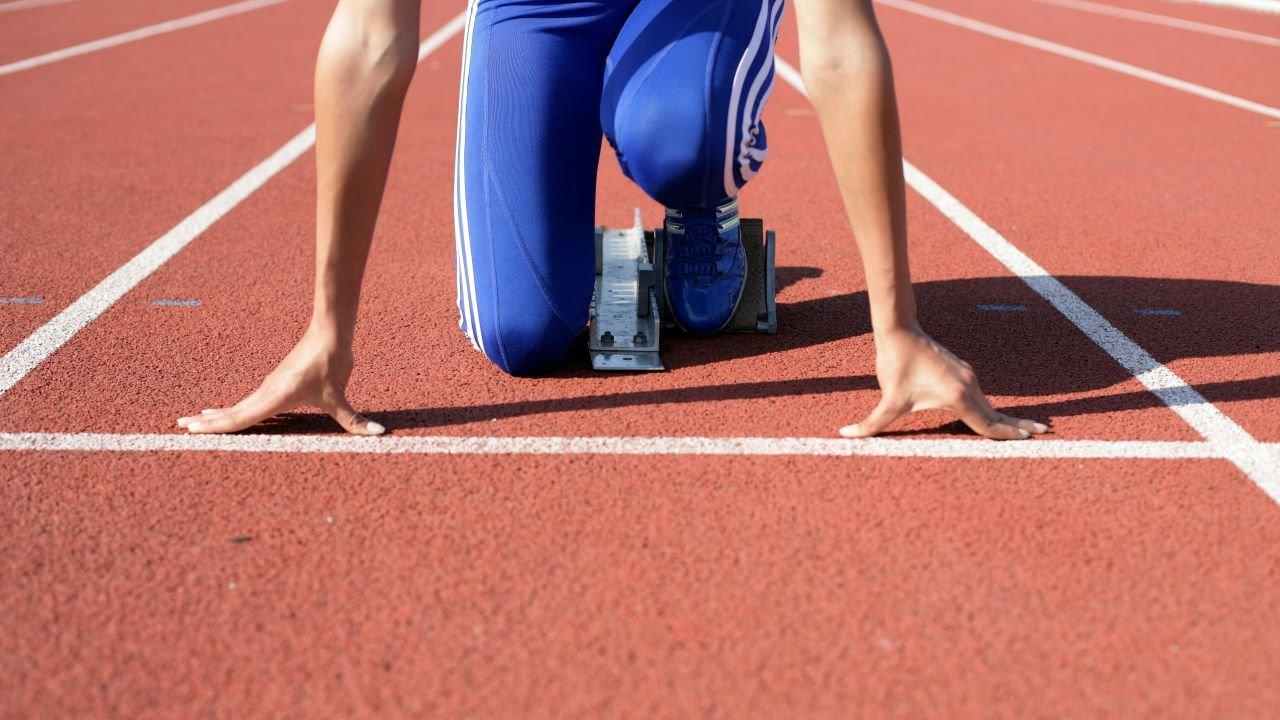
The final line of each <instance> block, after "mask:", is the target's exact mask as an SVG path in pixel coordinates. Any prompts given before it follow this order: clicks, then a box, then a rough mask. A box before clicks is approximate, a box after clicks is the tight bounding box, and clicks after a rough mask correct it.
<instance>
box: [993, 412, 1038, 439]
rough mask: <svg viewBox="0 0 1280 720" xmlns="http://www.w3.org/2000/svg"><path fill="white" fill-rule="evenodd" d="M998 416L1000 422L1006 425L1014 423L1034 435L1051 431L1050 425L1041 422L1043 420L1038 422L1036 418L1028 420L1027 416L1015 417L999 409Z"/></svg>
mask: <svg viewBox="0 0 1280 720" xmlns="http://www.w3.org/2000/svg"><path fill="white" fill-rule="evenodd" d="M996 417H997V418H999V419H1000V422H1002V423H1004V424H1006V425H1013V426H1014V427H1017V428H1021V429H1023V430H1026V431H1027V432H1029V433H1031V434H1032V435H1043V434H1044V433H1046V432H1048V431H1049V426H1048V425H1045V424H1044V423H1041V422H1036V421H1035V420H1028V419H1026V418H1016V417H1013V416H1012V415H1005V414H1004V413H1002V412H999V411H997V412H996Z"/></svg>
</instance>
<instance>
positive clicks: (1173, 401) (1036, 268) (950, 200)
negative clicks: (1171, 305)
mask: <svg viewBox="0 0 1280 720" xmlns="http://www.w3.org/2000/svg"><path fill="white" fill-rule="evenodd" d="M776 66H777V68H778V69H779V73H780V74H781V75H782V78H783V79H784V80H786V81H787V83H788V84H790V85H791V86H792V87H794V88H795V89H796V90H797V91H799V92H800V93H801V94H802V95H807V93H805V89H804V81H803V79H802V78H801V77H800V73H799V72H797V71H796V69H795V68H794V67H791V66H790V65H789V64H787V63H786V62H785V61H784V60H782V59H781V58H778V59H777V60H776ZM902 167H903V171H904V173H905V175H906V181H907V185H909V186H910V187H911V189H913V190H915V191H916V192H917V193H919V194H920V195H921V196H922V197H923V198H924V199H925V200H927V201H929V204H931V205H933V206H934V207H935V208H937V209H938V211H939V212H941V213H942V214H943V215H945V216H946V217H947V219H948V220H950V221H951V222H953V223H955V225H956V226H957V227H959V228H960V229H961V230H963V231H964V232H965V234H966V235H968V236H969V237H970V238H972V239H973V241H974V242H976V243H978V245H979V246H981V247H982V249H984V250H986V251H987V252H988V253H990V254H991V255H992V256H993V257H995V259H997V260H999V261H1000V263H1001V264H1002V265H1004V266H1005V267H1006V268H1008V269H1009V271H1010V272H1012V273H1013V274H1014V275H1017V276H1018V277H1019V278H1020V279H1021V280H1022V281H1023V282H1025V283H1026V284H1027V285H1028V286H1029V287H1030V288H1031V289H1032V290H1034V291H1035V292H1036V294H1038V295H1039V296H1040V297H1042V298H1044V299H1045V300H1046V301H1048V302H1049V304H1050V305H1053V307H1054V308H1055V309H1057V311H1058V312H1060V313H1062V314H1063V315H1065V316H1066V317H1067V319H1068V320H1070V321H1071V322H1072V324H1074V325H1075V326H1076V327H1077V328H1079V329H1080V331H1081V332H1083V333H1084V334H1085V335H1086V336H1088V337H1089V339H1090V340H1092V341H1093V342H1094V343H1095V344H1097V345H1098V347H1100V348H1102V350H1103V351H1104V352H1105V353H1107V354H1108V355H1110V356H1111V357H1112V358H1113V359H1114V360H1115V361H1116V362H1118V363H1120V365H1121V366H1123V367H1124V368H1125V369H1126V370H1128V371H1129V372H1130V373H1132V374H1133V376H1134V377H1136V378H1137V379H1138V381H1139V382H1141V383H1142V384H1143V386H1145V387H1146V388H1147V389H1148V390H1150V391H1151V392H1152V393H1154V394H1155V396H1156V397H1158V398H1160V400H1161V401H1162V402H1164V404H1165V405H1167V406H1169V408H1170V409H1171V410H1173V411H1174V412H1175V413H1177V414H1178V416H1179V417H1181V418H1182V419H1183V421H1184V422H1186V423H1187V424H1188V425H1190V426H1191V427H1192V428H1193V429H1195V431H1196V432H1198V433H1200V435H1201V436H1203V437H1204V438H1205V439H1206V440H1208V441H1209V442H1210V443H1211V444H1213V446H1214V447H1215V448H1216V449H1218V450H1220V451H1221V452H1222V456H1223V457H1225V458H1227V459H1228V460H1230V461H1231V462H1233V463H1235V465H1236V466H1237V467H1239V468H1240V470H1241V471H1242V472H1244V474H1245V475H1247V476H1248V477H1249V479H1251V480H1253V482H1254V484H1256V485H1257V486H1258V487H1259V488H1260V489H1261V490H1262V491H1263V492H1264V493H1266V494H1267V496H1269V497H1270V498H1271V499H1272V500H1274V501H1275V502H1277V503H1280V466H1277V464H1276V463H1275V462H1274V461H1273V458H1272V457H1271V456H1270V454H1269V453H1268V452H1267V451H1266V450H1265V449H1264V448H1263V446H1262V445H1261V443H1259V442H1258V441H1257V440H1255V439H1254V438H1253V436H1252V435H1250V434H1249V433H1248V432H1247V431H1246V430H1245V429H1244V428H1242V427H1241V426H1240V425H1238V424H1237V423H1236V422H1235V421H1234V420H1232V419H1231V418H1229V417H1227V416H1226V415H1225V414H1223V412H1222V411H1221V410H1219V409H1218V408H1217V407H1216V406H1215V405H1213V404H1212V403H1210V402H1209V401H1208V400H1206V399H1205V398H1204V396H1203V395H1201V394H1200V393H1199V392H1197V391H1196V390H1195V389H1194V388H1192V387H1191V386H1190V385H1188V384H1187V382H1186V381H1185V380H1183V379H1182V378H1181V377H1179V376H1178V375H1177V374H1176V373H1174V372H1173V371H1172V370H1170V369H1169V368H1167V367H1165V366H1164V365H1163V364H1162V363H1161V362H1160V361H1158V360H1156V359H1155V358H1154V357H1152V356H1151V354H1150V353H1148V352H1147V351H1146V350H1143V349H1142V348H1141V347H1139V346H1138V344H1137V343H1135V342H1134V341H1133V340H1131V339H1130V338H1129V336H1127V335H1125V334H1124V333H1123V332H1121V331H1120V330H1119V329H1118V328H1117V327H1116V326H1114V325H1112V324H1111V323H1110V322H1108V321H1107V319H1106V318H1104V317H1102V315H1101V314H1100V313H1098V311H1097V310H1094V309H1093V308H1092V307H1091V306H1090V305H1089V304H1088V303H1086V302H1085V301H1084V300H1083V299H1081V297H1080V296H1079V295H1077V294H1075V293H1074V292H1072V291H1071V290H1070V289H1069V288H1068V287H1067V286H1066V285H1063V284H1062V282H1061V281H1059V280H1058V279H1057V278H1055V277H1054V276H1052V275H1050V274H1049V271H1047V270H1045V269H1044V268H1043V267H1041V266H1040V265H1039V264H1038V263H1037V262H1036V261H1034V260H1032V259H1031V258H1030V257H1028V256H1027V255H1026V254H1025V253H1023V252H1022V251H1021V250H1019V249H1018V248H1017V247H1015V246H1014V245H1013V243H1011V242H1009V241H1008V240H1006V239H1005V238H1004V236H1003V235H1001V234H1000V233H999V232H997V231H996V230H995V229H994V228H992V227H991V226H990V225H988V224H987V223H986V222H984V221H983V220H982V218H980V217H978V216H977V215H976V214H975V213H974V212H973V211H972V210H970V209H969V208H968V207H966V206H965V205H964V203H962V202H960V201H959V200H958V199H956V197H955V196H954V195H952V194H951V193H949V192H947V191H946V190H944V189H943V188H942V186H941V185H939V184H938V183H936V182H934V181H933V179H931V178H930V177H929V176H928V175H925V174H924V173H923V172H921V171H920V170H919V168H917V167H916V166H915V165H912V164H911V163H910V162H908V161H907V160H906V158H903V160H902Z"/></svg>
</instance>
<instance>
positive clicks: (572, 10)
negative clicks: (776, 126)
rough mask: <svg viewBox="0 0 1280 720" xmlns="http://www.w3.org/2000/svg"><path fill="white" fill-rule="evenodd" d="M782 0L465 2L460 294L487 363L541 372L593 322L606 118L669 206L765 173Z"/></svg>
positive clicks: (639, 179)
mask: <svg viewBox="0 0 1280 720" xmlns="http://www.w3.org/2000/svg"><path fill="white" fill-rule="evenodd" d="M783 2H784V0H471V4H470V7H469V9H468V16H467V26H466V37H465V41H464V45H463V59H462V60H463V62H462V86H461V93H460V95H461V97H460V100H459V111H458V141H457V155H456V161H455V168H454V230H455V237H456V260H457V282H458V309H459V312H460V314H461V322H460V325H461V327H462V330H463V332H465V333H466V334H467V337H469V338H470V339H471V342H472V345H474V346H475V347H476V348H477V349H479V350H481V351H483V352H484V353H485V355H487V356H488V357H489V359H490V360H492V361H493V362H494V363H495V364H496V365H498V367H500V368H502V369H503V370H504V371H506V372H508V373H511V374H514V375H530V374H535V373H537V372H540V371H542V370H545V369H547V368H548V367H550V366H552V365H554V364H556V363H558V362H559V361H560V360H561V359H562V358H563V357H564V354H565V351H566V350H567V349H568V347H569V344H570V343H571V342H572V341H573V339H574V338H575V337H576V336H577V335H578V334H579V333H580V332H582V329H583V328H584V327H585V326H586V323H587V314H588V309H589V306H590V303H591V294H592V291H593V286H594V280H595V274H594V266H595V259H594V253H595V249H594V240H593V237H594V228H595V220H594V212H595V190H596V187H595V185H596V169H597V165H598V163H599V149H600V136H601V134H602V133H603V134H604V136H605V137H607V138H608V139H609V144H610V145H611V146H612V147H613V149H614V151H615V152H616V153H617V156H618V161H619V164H620V165H621V167H622V170H623V172H624V173H626V175H627V177H629V178H631V180H633V181H634V182H635V183H636V184H637V185H639V186H640V188H641V189H643V190H644V191H645V192H646V193H647V194H648V195H649V196H650V197H652V198H653V199H655V200H657V201H658V202H660V203H662V204H663V205H665V206H667V207H674V208H709V207H713V206H715V205H717V204H719V203H722V202H724V201H725V200H727V199H729V198H732V197H735V196H736V195H737V193H738V191H739V190H740V189H741V188H742V186H743V185H745V184H746V183H747V182H748V181H749V180H751V178H752V177H753V176H754V175H755V174H756V172H758V171H759V169H760V165H761V164H762V163H763V162H764V157H765V152H766V149H767V143H766V139H765V132H764V125H763V124H762V123H761V121H760V116H761V113H762V111H763V108H764V104H765V101H766V100H767V98H768V96H769V92H770V90H771V88H772V86H773V49H774V42H775V40H776V37H777V31H778V24H779V21H780V19H781V15H782V8H783Z"/></svg>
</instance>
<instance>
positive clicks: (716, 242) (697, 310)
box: [663, 200, 747, 335]
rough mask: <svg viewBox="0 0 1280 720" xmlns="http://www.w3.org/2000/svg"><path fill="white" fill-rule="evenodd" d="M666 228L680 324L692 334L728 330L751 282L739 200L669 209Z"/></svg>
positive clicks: (673, 303)
mask: <svg viewBox="0 0 1280 720" xmlns="http://www.w3.org/2000/svg"><path fill="white" fill-rule="evenodd" d="M664 227H665V229H666V233H667V248H666V257H665V259H664V267H663V273H664V275H665V278H666V283H665V292H666V298H667V307H668V308H670V309H671V315H672V317H674V318H675V321H676V324H677V325H679V326H680V329H682V330H684V331H685V332H687V333H690V334H692V335H710V334H712V333H715V332H719V331H720V330H723V329H724V328H725V326H726V325H728V324H729V321H730V320H732V319H733V313H734V311H735V310H736V309H737V308H738V301H739V300H740V299H742V289H743V287H745V286H746V282H747V253H746V250H744V249H743V247H742V231H741V230H740V229H739V228H738V201H737V200H726V201H725V202H723V203H721V204H720V205H718V206H715V207H711V208H705V209H703V208H688V209H683V210H673V209H671V208H668V209H667V218H666V221H665V225H664Z"/></svg>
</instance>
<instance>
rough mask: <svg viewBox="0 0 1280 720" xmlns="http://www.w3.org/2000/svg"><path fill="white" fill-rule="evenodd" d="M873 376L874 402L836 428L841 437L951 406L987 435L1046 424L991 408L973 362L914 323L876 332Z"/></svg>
mask: <svg viewBox="0 0 1280 720" xmlns="http://www.w3.org/2000/svg"><path fill="white" fill-rule="evenodd" d="M876 378H877V379H878V380H879V381H880V393H881V397H880V403H879V404H878V405H876V407H875V409H874V410H872V411H871V413H870V414H869V415H867V417H866V418H865V419H864V420H863V421H862V422H860V423H858V424H857V425H847V426H845V427H842V428H840V434H841V435H843V436H844V437H850V438H865V437H871V436H872V435H875V434H877V433H879V432H881V431H882V430H884V429H885V428H886V427H888V426H889V424H890V423H892V422H893V421H894V420H897V419H898V418H900V417H902V416H903V415H906V414H908V413H913V412H916V411H918V410H933V409H937V408H947V409H948V410H952V411H954V412H955V413H956V415H958V416H960V419H961V420H962V421H964V424H965V425H968V426H969V427H970V428H971V429H972V430H973V431H974V432H976V433H978V434H979V435H982V436H983V437H987V438H991V439H993V440H1020V439H1025V438H1029V437H1031V436H1032V435H1039V434H1041V433H1044V432H1046V431H1047V430H1048V429H1049V428H1048V426H1046V425H1044V424H1043V423H1038V422H1035V421H1033V420H1023V419H1021V418H1015V417H1010V416H1008V415H1005V414H1003V413H1000V412H997V411H996V410H995V409H994V408H992V407H991V403H990V402H988V401H987V396H986V395H985V394H983V392H982V388H980V387H978V378H977V376H976V375H975V374H974V372H973V367H972V366H970V365H969V363H967V362H965V361H963V360H961V359H960V358H958V357H956V356H955V355H952V354H951V352H950V351H949V350H947V349H946V348H944V347H942V345H940V344H938V342H937V341H936V340H934V339H933V338H931V337H929V336H928V335H926V334H925V333H924V331H923V330H920V329H919V328H902V329H894V330H892V331H889V332H884V333H878V334H877V336H876Z"/></svg>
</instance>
